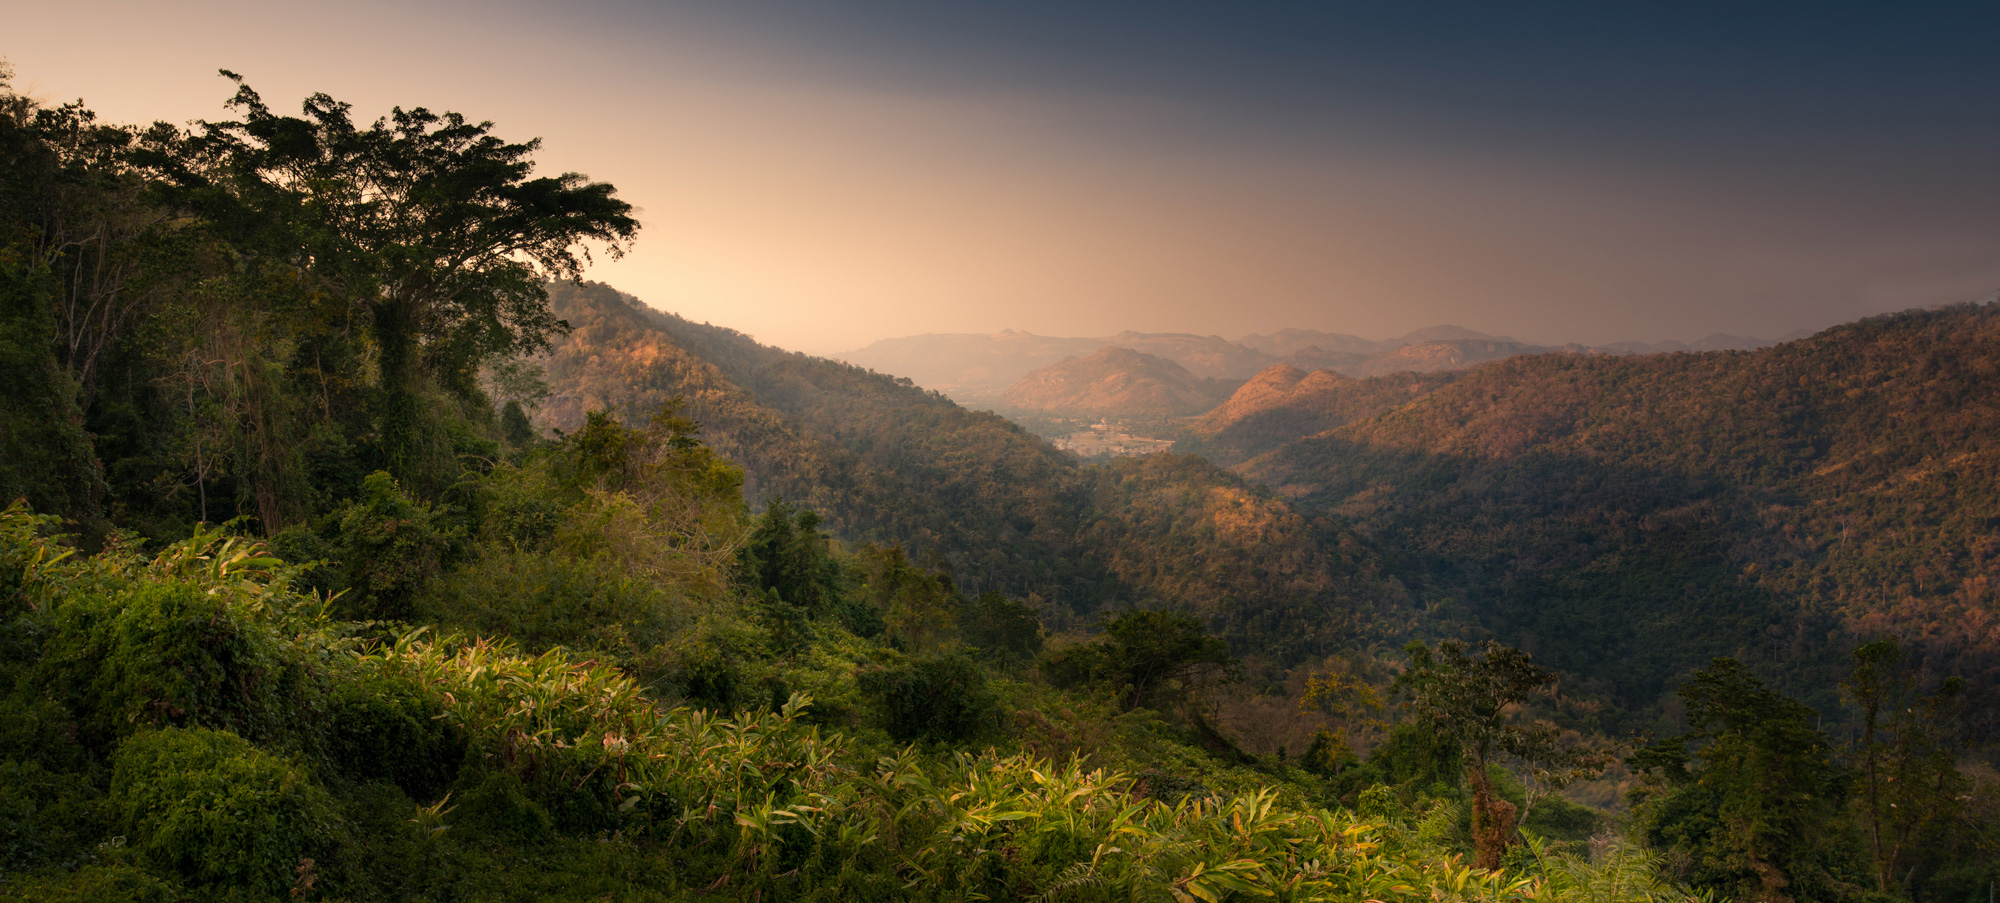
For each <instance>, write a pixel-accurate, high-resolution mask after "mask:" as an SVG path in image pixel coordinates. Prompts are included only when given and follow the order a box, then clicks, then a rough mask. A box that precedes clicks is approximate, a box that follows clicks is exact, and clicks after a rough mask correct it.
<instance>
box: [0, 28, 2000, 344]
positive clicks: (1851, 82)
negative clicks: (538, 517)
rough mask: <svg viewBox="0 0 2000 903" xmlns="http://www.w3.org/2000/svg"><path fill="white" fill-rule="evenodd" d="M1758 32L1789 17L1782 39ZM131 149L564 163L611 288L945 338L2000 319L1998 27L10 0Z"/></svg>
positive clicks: (817, 335) (18, 39) (1560, 330)
mask: <svg viewBox="0 0 2000 903" xmlns="http://www.w3.org/2000/svg"><path fill="white" fill-rule="evenodd" d="M1753 7H1754V8H1753ZM0 13H4V17H3V18H0V21H5V22H6V23H7V27H6V30H5V32H0V57H4V58H6V59H7V60H8V61H9V62H10V63H11V64H12V65H13V67H14V69H15V71H16V75H15V87H16V89H17V90H25V91H28V92H30V93H32V94H34V95H35V96H37V97H40V98H42V99H44V100H47V101H52V102H61V101H67V100H72V99H77V98H82V99H83V100H84V101H85V102H86V103H87V104H88V105H89V106H91V107H92V108H93V109H95V110H97V111H98V112H99V113H100V115H101V116H103V117H104V118H107V119H110V120H114V121H127V122H149V121H152V120H159V119H163V120H168V121H173V122H186V121H189V120H194V119H199V118H222V117H225V116H226V115H227V113H226V111H224V110H223V108H222V102H223V101H224V100H225V99H226V98H227V97H228V96H229V95H230V94H231V93H232V90H231V89H232V86H231V85H230V84H228V83H227V82H225V81H224V80H223V79H221V78H220V77H218V76H217V75H216V70H217V69H221V68H227V69H230V70H233V71H236V72H239V73H241V74H242V75H244V76H245V77H246V79H247V80H248V82H249V83H250V84H251V85H252V86H254V87H255V88H256V89H257V90H258V91H260V92H261V93H262V94H263V95H264V97H265V99H266V100H267V101H270V102H271V103H272V104H273V106H279V107H295V106H296V103H297V101H298V100H299V99H301V98H303V97H304V96H305V95H307V94H309V93H311V92H315V91H323V92H326V93H328V94H331V95H333V96H334V97H336V98H339V99H341V100H344V101H347V102H350V103H352V104H353V105H354V107H355V110H356V113H357V115H358V116H360V117H364V118H372V117H374V116H376V115H381V114H384V113H386V112H387V111H388V110H389V109H390V108H391V107H392V106H396V105H401V106H404V107H414V106H426V107H430V108H431V109H433V110H456V111H459V112H462V113H465V114H467V115H468V116H470V117H472V118H475V119H487V120H492V121H493V122H494V123H495V131H496V133H497V134H499V135H500V136H501V137H503V138H507V139H510V140H518V139H521V138H526V137H533V136H539V137H541V138H542V139H543V146H542V151H541V153H540V155H539V156H538V160H539V161H540V165H541V166H542V167H543V169H544V170H545V171H551V172H562V171H575V172H582V173H586V174H588V175H589V176H590V177H591V178H593V179H597V180H602V181H608V182H611V183H612V184H614V185H616V186H618V190H619V195H620V196H621V197H622V198H624V199H625V200H627V201H629V202H631V203H633V204H634V205H636V206H637V207H638V209H639V218H640V221H641V223H642V224H643V228H642V231H641V234H640V237H639V240H638V243H637V244H636V246H635V247H634V248H633V249H632V251H631V253H630V254H628V255H626V256H625V257H624V258H623V259H620V260H616V261H611V260H605V259H603V258H602V257H601V256H600V258H599V263H598V264H597V265H596V266H595V267H593V269H592V270H591V272H590V278H594V279H599V280H602V281H605V282H608V283H611V284H613V285H616V286H618V287H619V288H621V289H624V290H625V291H628V292H630V293H632V294H634V295H637V296H639V297H640V298H642V299H644V300H645V301H647V302H648V303H650V304H652V305H654V306H655V307H659V308H662V309H665V310H671V311H674V312H677V313H680V314H682V315H684V316H687V317H690V318H692V319H695V320H698V321H708V322H713V323H716V324H719V325H724V326H729V327H732V328H735V329H739V330H742V331H744V332H747V333H749V334H751V335H753V336H756V337H757V338H758V339H760V340H762V341H765V342H768V343H772V344H776V345H780V346H782V347H786V348H792V349H797V350H802V351H808V352H815V353H832V352H837V351H841V350H846V349H852V348H857V347H859V346H862V345H865V344H867V343H869V342H871V341H874V340H877V339H881V338H888V337H893V336H901V335H910V334H916V333H926V332H996V331H999V330H1001V329H1018V330H1026V331H1029V332H1035V333H1040V334H1044V335H1107V334H1111V333H1115V332H1118V331H1121V330H1126V329H1135V330H1140V331H1146V332H1192V333H1198V334H1203V335H1208V334H1216V335H1222V336H1224V337H1228V338H1236V337H1239V336H1242V335H1245V334H1248V333H1259V332H1271V331H1274V330H1277V329H1282V328H1285V327H1302V328H1309V329H1321V330H1327V331H1333V332H1346V333H1354V334H1357V335H1362V336H1365V337H1369V338H1387V337H1391V336H1396V335H1401V334H1402V333H1405V332H1409V331H1411V330H1414V329H1417V328H1419V327H1424V326H1430V325H1436V324H1443V323H1450V324H1455V325H1460V326H1466V327H1469V328H1473V329H1477V330H1480V331H1483V332H1489V333H1495V334H1504V335H1509V336H1513V337H1516V338H1520V339H1523V340H1527V341H1534V342H1543V343H1564V342H1583V343H1587V344H1597V343H1607V342H1613V341H1622V340H1643V341H1659V340H1665V339H1679V340H1682V341H1688V340H1694V339H1698V338H1701V337H1703V336H1706V335H1708V334H1710V333H1714V332H1725V333H1732V334H1737V335H1753V336H1760V337H1765V338H1770V337H1775V336H1778V335H1782V334H1785V333H1790V332H1792V331H1794V330H1798V329H1818V328H1822V327H1825V326H1829V325H1833V324H1835V323H1839V322H1843V321H1847V320H1852V319H1855V318H1858V317H1862V316H1866V315H1870V314H1875V313H1882V312H1887V311H1893V310H1902V309H1905V308H1910V307H1926V306H1932V305H1936V304H1942V303H1951V302H1958V301H1972V300H1981V299H1985V298H1989V297H1992V296H1993V294H1994V292H1995V290H1996V289H2000V166H1996V165H1995V161H2000V52H1996V50H1995V49H1994V48H1995V47H2000V4H1993V3H1984V4H1965V5H1958V6H1955V5H1926V4H1915V3H1900V4H1887V3H1883V4H1842V3H1836V2H1819V3H1809V4H1796V5H1793V4H1780V3H1765V4H1713V5H1709V4H1702V3H1687V2H1684V3H1675V4H1604V3H1591V4H1540V3H1519V4H1495V3H1479V4H1415V3H1272V4H1221V3H1182V2H1175V0H1152V2H1143V3H1138V2H1133V3H1127V2H1095V3H1078V2H1074V0H1071V2H1042V0H1016V2H1009V3H970V2H947V0H932V2H927V3H925V2H913V0H846V2H841V3H828V2H808V0H792V2H760V0H733V2H721V0H716V2H707V0H704V2H682V3H667V2H650V0H571V2H565V3H562V4H555V3H528V2H520V0H510V2H481V3H473V2H438V3H411V2H394V3H389V2H344V0H319V2H293V0H264V2H257V3H244V2H235V0H191V2H178V3H171V4H167V3H157V2H148V3H134V2H99V0H71V2H67V3H64V4H51V3H46V2H36V3H22V2H18V0H0Z"/></svg>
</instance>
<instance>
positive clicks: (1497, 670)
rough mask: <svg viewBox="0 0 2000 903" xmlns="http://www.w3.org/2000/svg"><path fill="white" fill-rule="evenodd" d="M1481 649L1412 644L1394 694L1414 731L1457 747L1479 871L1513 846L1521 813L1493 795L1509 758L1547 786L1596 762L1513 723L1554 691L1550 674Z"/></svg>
mask: <svg viewBox="0 0 2000 903" xmlns="http://www.w3.org/2000/svg"><path fill="white" fill-rule="evenodd" d="M1480 649H1481V654H1478V655H1475V654H1473V653H1472V652H1471V648H1470V647H1468V646H1467V645H1466V644H1465V643H1462V642H1460V641H1458V640H1445V641H1443V642H1441V643H1439V644H1438V645H1437V649H1435V650H1433V649H1431V648H1430V647H1429V646H1426V645H1424V644H1423V643H1411V644H1410V645H1409V646H1407V647H1405V648H1404V650H1403V651H1404V652H1405V653H1406V654H1407V655H1408V656H1409V658H1410V667H1409V669H1408V670H1406V671H1404V672H1403V673H1402V675H1401V676H1399V677H1397V678H1396V684H1395V688H1396V690H1397V691H1399V692H1400V693H1402V694H1403V695H1404V696H1405V697H1406V700H1405V702H1404V704H1403V707H1404V709H1405V710H1406V711H1408V712H1409V714H1410V716H1411V717H1412V718H1413V719H1414V720H1415V721H1416V722H1417V723H1419V724H1423V725H1425V726H1427V727H1429V728H1430V729H1431V730H1432V731H1433V732H1435V733H1436V734H1437V735H1439V736H1441V737H1446V738H1449V739H1450V740H1452V741H1453V742H1455V743H1456V744H1457V745H1458V748H1459V751H1460V754H1461V755H1462V756H1463V762H1464V765H1465V779H1466V782H1467V783H1468V784H1470V785H1471V787H1472V841H1473V847H1474V850H1475V854H1476V857H1477V864H1478V866H1479V867H1480V868H1486V869H1496V868H1499V867H1500V856H1501V854H1502V853H1504V852H1506V849H1507V847H1508V845H1509V844H1511V843H1512V842H1513V837H1514V825H1515V821H1516V819H1517V818H1518V817H1519V816H1520V815H1521V813H1520V812H1519V811H1517V810H1516V808H1515V806H1514V804H1513V803H1511V802H1508V801H1507V800H1504V799H1501V798H1500V797H1499V796H1497V795H1495V794H1494V792H1493V781H1492V777H1491V774H1490V771H1489V769H1490V768H1491V766H1493V765H1495V764H1498V763H1499V761H1500V760H1501V759H1502V758H1503V757H1511V758H1514V759H1518V760H1521V761H1522V762H1525V763H1527V764H1528V765H1529V766H1530V767H1531V768H1533V769H1535V770H1536V772H1537V774H1538V776H1545V777H1544V780H1545V781H1561V780H1562V779H1563V777H1564V776H1569V777H1570V778H1572V779H1573V778H1574V777H1575V776H1577V775H1578V774H1579V773H1580V772H1582V771H1585V770H1588V769H1589V768H1590V767H1593V765H1594V763H1596V762H1597V761H1598V760H1599V759H1600V758H1601V756H1599V755H1598V754H1595V753H1592V752H1591V751H1588V750H1576V749H1566V748H1565V747H1564V746H1563V744H1562V742H1561V739H1562V738H1561V733H1560V732H1559V731H1557V730H1556V728H1555V726H1554V725H1552V724H1549V723H1548V722H1545V721H1543V722H1528V723H1524V722H1523V721H1522V720H1521V719H1519V718H1518V717H1517V715H1518V714H1519V712H1520V710H1521V704H1522V703H1524V702H1526V701H1527V699H1528V697H1529V696H1530V695H1532V694H1534V693H1536V692H1538V691H1542V690H1545V689H1548V688H1551V687H1553V686H1554V685H1555V682H1556V677H1555V673H1554V672H1552V671H1550V670H1548V669H1547V668H1543V667H1541V666H1540V665H1537V664H1535V663H1534V662H1533V660H1532V658H1531V657H1530V656H1529V655H1528V653H1526V652H1522V651H1521V650H1519V649H1515V648H1513V647H1511V646H1504V645H1501V644H1499V643H1496V642H1493V641H1491V640H1488V641H1486V642H1485V643H1483V644H1482V645H1481V647H1480ZM1597 770H1599V771H1601V770H1602V769H1601V767H1600V768H1598V769H1597Z"/></svg>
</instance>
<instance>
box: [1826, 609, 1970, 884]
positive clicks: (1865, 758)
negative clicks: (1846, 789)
mask: <svg viewBox="0 0 2000 903" xmlns="http://www.w3.org/2000/svg"><path fill="white" fill-rule="evenodd" d="M1841 689H1843V690H1845V691H1846V692H1847V696H1848V698H1849V699H1852V700H1853V701H1854V703H1855V705H1858V706H1860V707H1861V714H1862V718H1861V744H1860V746H1859V747H1858V748H1856V749H1855V751H1854V767H1855V769H1856V770H1857V771H1858V772H1859V774H1857V775H1856V777H1857V778H1858V779H1859V782H1860V785H1861V786H1860V788H1859V790H1860V795H1861V798H1860V799H1859V800H1858V801H1857V802H1858V803H1859V804H1860V807H1861V810H1862V820H1863V822H1864V824H1865V825H1866V828H1867V832H1868V848H1869V853H1870V855H1871V856H1872V857H1873V859H1874V860H1875V880H1876V887H1877V889H1878V890H1881V891H1882V892H1884V893H1888V892H1889V891H1890V888H1892V887H1893V886H1894V885H1895V881H1896V875H1897V874H1898V873H1899V872H1902V871H1903V870H1904V869H1905V868H1906V867H1909V866H1911V865H1913V864H1914V863H1915V862H1917V861H1918V860H1919V859H1920V857H1922V855H1923V851H1924V850H1925V849H1927V848H1934V846H1933V845H1934V844H1936V843H1938V842H1941V841H1944V840H1946V839H1948V838H1946V837H1944V836H1942V835H1943V834H1944V833H1945V829H1947V828H1949V827H1950V826H1952V825H1953V823H1954V822H1956V821H1957V819H1958V816H1959V813H1960V811H1961V809H1962V808H1963V804H1962V802H1961V799H1962V797H1963V796H1964V790H1965V787H1966V784H1967V783H1968V781H1967V780H1966V778H1965V776H1964V775H1963V774H1962V773H1960V772H1959V770H1958V754H1959V753H1960V752H1961V751H1962V750H1963V746H1964V743H1963V732H1962V731H1961V730H1960V729H1959V728H1960V724H1959V716H1960V714H1961V708H1962V705H1961V702H1962V699H1961V697H1962V693H1963V691H1964V689H1965V681H1963V680H1961V679H1959V678H1956V677H1953V678H1947V679H1946V680H1944V681H1943V682H1942V683H1941V684H1940V685H1939V686H1938V688H1937V689H1936V690H1934V691H1932V692H1930V693H1923V692H1921V691H1920V690H1919V689H1918V681H1917V674H1916V673H1914V669H1912V668H1911V667H1910V666H1909V663H1908V662H1907V661H1906V660H1905V659H1904V656H1903V650H1902V647H1901V646H1899V645H1898V644H1897V642H1896V639H1895V638H1894V637H1890V638H1887V639H1881V640H1876V641H1874V642H1871V643H1866V644H1863V645H1862V646H1861V647H1860V648H1858V649H1856V650H1854V673H1853V674H1852V675H1851V676H1849V677H1848V679H1847V680H1846V681H1845V682H1843V683H1842V684H1841Z"/></svg>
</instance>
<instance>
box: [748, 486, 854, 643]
mask: <svg viewBox="0 0 2000 903" xmlns="http://www.w3.org/2000/svg"><path fill="white" fill-rule="evenodd" d="M819 523H820V520H819V513H818V512H816V511H811V510H806V511H801V510H798V509H796V508H793V507H792V506H791V504H790V503H787V502H786V501H785V500H784V499H776V498H774V499H771V500H770V501H769V502H768V503H766V507H765V509H764V514H763V516H761V517H759V518H758V519H757V527H756V529H755V530H753V531H751V533H750V540H749V542H748V543H746V544H745V545H744V546H743V551H742V552H741V554H740V556H739V568H740V569H741V571H742V573H743V574H744V576H745V578H746V582H747V583H749V584H750V585H751V586H754V587H756V588H758V589H760V590H763V591H765V592H775V593H777V594H778V597H779V598H781V599H783V600H784V601H785V602H786V603H788V604H791V605H796V606H798V607H799V608H801V609H803V610H805V612H806V613H807V614H810V615H819V614H824V613H825V612H827V611H828V610H829V609H830V608H832V607H833V605H834V603H836V602H837V601H839V598H840V563H839V562H838V561H835V560H834V558H833V552H832V549H831V548H830V543H829V540H828V538H827V536H826V534H824V533H821V532H820V530H819Z"/></svg>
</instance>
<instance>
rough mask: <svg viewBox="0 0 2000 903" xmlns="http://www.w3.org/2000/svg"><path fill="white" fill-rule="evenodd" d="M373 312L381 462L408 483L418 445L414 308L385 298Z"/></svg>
mask: <svg viewBox="0 0 2000 903" xmlns="http://www.w3.org/2000/svg"><path fill="white" fill-rule="evenodd" d="M373 314H374V326H375V343H376V346H377V353H378V354H379V355H380V358H379V360H380V370H381V379H382V381H381V385H380V388H379V391H380V392H381V404H380V406H379V408H378V411H379V414H380V417H381V421H380V430H381V442H382V458H383V464H384V465H385V467H386V469H387V470H388V471H389V474H390V475H391V476H394V477H395V478H396V479H397V480H398V481H400V482H403V483H405V484H408V483H410V482H411V481H412V478H413V477H415V476H416V473H415V472H416V470H417V464H418V461H417V458H418V445H419V441H418V425H417V417H418V413H419V412H418V411H417V393H416V383H417V322H416V319H417V318H416V309H415V306H414V305H412V304H410V303H409V302H408V301H406V300H403V299H399V298H386V299H383V300H382V301H379V302H377V303H376V304H375V309H374V311H373Z"/></svg>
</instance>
